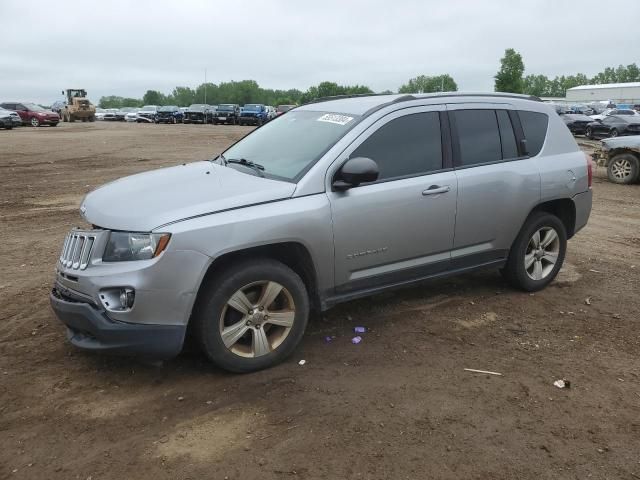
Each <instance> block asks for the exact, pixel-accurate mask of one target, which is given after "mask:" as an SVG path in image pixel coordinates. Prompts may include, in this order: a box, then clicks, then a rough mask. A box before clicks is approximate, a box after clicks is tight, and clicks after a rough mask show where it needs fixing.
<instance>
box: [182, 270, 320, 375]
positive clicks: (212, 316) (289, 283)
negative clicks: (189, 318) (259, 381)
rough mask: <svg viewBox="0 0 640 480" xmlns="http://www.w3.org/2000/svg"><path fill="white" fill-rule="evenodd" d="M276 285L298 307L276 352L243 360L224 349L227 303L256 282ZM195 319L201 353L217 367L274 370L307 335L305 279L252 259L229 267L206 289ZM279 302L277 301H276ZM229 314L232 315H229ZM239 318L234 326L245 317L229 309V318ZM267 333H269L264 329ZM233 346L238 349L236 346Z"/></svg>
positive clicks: (250, 332) (249, 331)
mask: <svg viewBox="0 0 640 480" xmlns="http://www.w3.org/2000/svg"><path fill="white" fill-rule="evenodd" d="M261 281H269V282H277V283H278V284H280V285H281V286H283V287H284V289H286V291H287V292H288V293H289V294H290V295H291V298H292V299H293V302H294V305H295V315H294V320H293V325H292V326H291V330H290V331H289V333H288V335H286V336H285V337H284V339H283V340H282V343H280V344H279V345H278V346H277V347H276V349H275V350H272V351H271V352H270V353H267V354H265V355H262V356H258V357H243V356H240V355H238V354H236V353H234V352H232V351H231V350H230V349H229V348H227V347H226V346H225V344H224V343H223V340H222V334H221V331H220V319H221V316H222V314H223V312H224V311H225V310H224V309H225V307H226V305H227V302H228V300H229V299H230V298H231V297H232V296H233V295H234V293H236V292H237V291H238V290H240V289H242V288H243V287H245V286H247V285H250V284H253V283H254V282H261ZM203 288H204V291H203V292H202V293H201V295H202V296H201V298H200V299H199V301H198V305H197V307H196V311H195V315H194V318H193V322H194V325H193V326H194V331H195V334H196V339H197V341H198V343H199V344H200V347H201V349H202V351H203V352H204V353H205V354H206V355H207V357H208V358H209V359H210V360H211V361H212V362H213V363H214V364H216V365H217V366H219V367H220V368H223V369H225V370H228V371H230V372H236V373H246V372H253V371H257V370H262V369H264V368H268V367H272V366H274V365H276V364H278V363H280V362H282V361H283V360H284V359H286V358H287V357H288V356H289V355H291V353H292V352H293V351H294V349H295V348H296V346H297V345H298V343H299V342H300V340H301V339H302V337H303V335H304V331H305V329H306V326H307V322H308V319H309V297H308V294H307V290H306V288H305V285H304V282H303V281H302V279H301V278H300V277H299V276H298V275H297V274H296V273H295V272H294V271H293V270H291V269H290V268H289V267H287V266H286V265H284V264H282V263H280V262H277V261H275V260H271V259H266V258H264V259H253V260H249V261H244V262H241V263H238V264H236V265H233V266H231V267H229V268H228V269H226V270H224V271H223V272H221V273H220V274H219V275H218V276H217V277H216V278H215V279H213V280H212V281H210V282H209V284H208V285H206V286H204V287H203ZM276 298H277V297H276ZM229 312H230V313H229ZM230 314H231V315H236V318H235V319H232V324H236V323H240V322H243V321H244V320H239V322H236V320H237V319H238V318H240V319H242V317H241V316H240V317H238V315H242V314H240V313H239V312H237V311H236V310H234V309H230V307H229V308H227V313H226V315H230ZM259 328H260V327H259V326H258V327H254V326H251V327H249V329H247V330H246V331H247V333H245V334H244V335H245V336H244V337H242V338H241V340H240V342H242V341H243V340H247V341H248V339H249V337H251V340H253V338H254V335H255V334H254V332H255V331H257V330H258V329H259ZM263 331H265V332H266V331H267V329H266V328H265V329H263ZM234 345H237V343H236V344H234Z"/></svg>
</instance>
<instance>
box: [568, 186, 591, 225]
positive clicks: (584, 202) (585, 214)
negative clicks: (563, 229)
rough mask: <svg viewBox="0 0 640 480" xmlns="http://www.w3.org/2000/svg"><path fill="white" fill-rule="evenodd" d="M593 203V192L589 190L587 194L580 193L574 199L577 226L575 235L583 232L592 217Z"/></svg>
mask: <svg viewBox="0 0 640 480" xmlns="http://www.w3.org/2000/svg"><path fill="white" fill-rule="evenodd" d="M592 202H593V190H591V189H589V190H587V191H586V192H583V193H579V194H577V195H576V196H575V197H573V204H574V205H575V207H576V226H575V229H574V234H575V233H578V232H579V231H580V230H582V229H583V228H584V227H585V226H586V225H587V222H588V221H589V215H591V205H592Z"/></svg>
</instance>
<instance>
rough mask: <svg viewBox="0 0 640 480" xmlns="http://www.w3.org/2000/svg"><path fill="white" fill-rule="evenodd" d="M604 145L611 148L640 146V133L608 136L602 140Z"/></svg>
mask: <svg viewBox="0 0 640 480" xmlns="http://www.w3.org/2000/svg"><path fill="white" fill-rule="evenodd" d="M602 145H603V146H604V147H605V148H607V149H609V150H611V149H614V148H640V135H630V136H628V137H616V138H607V139H605V140H602Z"/></svg>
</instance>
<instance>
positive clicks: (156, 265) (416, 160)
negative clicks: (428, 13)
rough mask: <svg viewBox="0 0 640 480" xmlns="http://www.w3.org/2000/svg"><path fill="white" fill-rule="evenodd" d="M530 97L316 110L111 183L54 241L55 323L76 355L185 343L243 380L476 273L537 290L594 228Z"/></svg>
mask: <svg viewBox="0 0 640 480" xmlns="http://www.w3.org/2000/svg"><path fill="white" fill-rule="evenodd" d="M533 98H535V97H528V96H524V95H515V94H497V93H496V94H480V95H465V94H461V93H456V94H449V95H447V94H431V95H429V94H421V95H385V96H382V95H380V96H361V97H355V98H344V99H336V100H330V101H324V102H317V103H312V104H308V105H304V106H301V107H298V108H296V109H295V110H294V111H291V112H289V113H287V114H286V115H284V116H282V117H279V118H277V119H275V120H273V121H272V122H269V123H268V124H267V125H265V126H264V127H263V128H258V129H256V130H254V131H253V132H251V133H250V134H249V135H247V136H245V137H244V138H243V139H241V140H240V141H238V142H237V143H235V144H233V145H232V146H230V147H229V148H228V149H226V150H225V151H224V152H223V153H222V154H220V155H219V156H218V157H217V158H215V159H213V160H208V161H201V162H191V163H186V164H183V165H180V166H175V167H171V168H165V169H160V170H153V171H150V172H147V173H142V174H137V175H134V176H132V177H127V178H123V179H120V180H118V181H115V182H111V183H108V184H107V185H104V186H103V187H101V188H98V189H97V190H94V191H93V192H91V193H89V194H88V195H86V197H84V200H83V202H82V205H81V207H80V211H81V213H82V215H83V217H84V220H85V222H86V223H87V224H88V225H92V227H90V228H85V229H74V230H72V231H71V232H70V233H69V234H68V235H67V237H66V239H65V241H64V244H63V247H62V252H61V254H60V258H59V261H58V263H57V269H56V270H57V273H56V279H55V284H54V288H53V290H52V292H51V295H50V300H51V304H52V306H53V309H54V311H55V312H56V314H57V316H58V317H59V319H60V320H61V321H62V322H63V323H64V324H65V325H66V326H67V327H68V338H69V339H70V341H71V343H73V344H74V345H76V346H78V347H80V348H84V349H88V350H94V351H98V352H111V353H118V354H131V353H135V354H139V355H143V356H145V357H147V358H168V357H172V356H175V355H177V354H178V353H179V352H180V350H181V348H182V345H183V342H184V339H185V334H186V331H187V328H189V330H190V332H191V333H192V334H193V336H194V339H195V340H196V342H197V344H198V345H199V346H200V348H202V350H203V351H204V353H205V354H206V355H207V356H208V357H209V359H211V360H212V361H213V362H214V363H215V364H217V365H218V366H220V367H222V368H224V369H227V370H231V371H235V372H248V371H254V370H259V369H262V368H266V367H270V366H272V365H275V364H277V363H278V362H281V361H282V360H284V359H285V358H286V357H287V356H289V355H290V354H291V353H292V352H293V351H294V349H295V348H296V345H298V343H299V342H300V340H301V339H302V337H303V334H304V330H305V328H306V326H307V322H308V319H309V313H310V311H311V310H315V311H320V312H321V311H324V310H327V309H328V308H330V307H332V306H334V305H336V304H338V303H341V302H346V301H350V300H352V299H355V298H359V297H364V296H367V295H372V294H374V293H379V292H382V291H385V290H387V289H391V288H397V287H399V286H406V285H412V284H416V283H418V282H421V281H423V280H425V279H430V278H439V277H442V276H445V275H451V274H457V273H461V272H469V271H472V270H475V269H479V268H491V269H501V271H502V274H503V275H504V276H505V278H506V279H507V280H508V281H509V282H510V283H511V284H512V285H514V286H515V287H517V288H519V289H522V290H524V291H528V292H533V291H537V290H540V289H542V288H544V287H546V286H547V285H548V284H549V283H550V282H552V281H553V279H554V278H555V276H556V274H557V273H558V271H559V270H560V268H561V267H562V264H563V261H564V258H565V254H566V252H567V239H569V238H571V237H573V236H574V235H575V233H576V232H578V231H579V230H581V229H582V228H583V227H584V226H585V225H586V223H587V220H588V218H589V214H590V211H591V201H592V191H591V179H592V171H591V160H590V157H588V156H586V155H585V154H584V153H583V152H582V151H581V150H580V148H579V147H578V145H577V144H576V142H575V140H574V139H573V137H572V136H571V134H570V132H569V131H568V129H567V128H566V126H565V125H564V123H563V122H562V120H561V119H560V118H559V117H558V115H556V114H555V113H554V111H553V109H551V108H550V107H549V106H547V105H545V104H543V103H542V102H539V101H534V100H533ZM567 172H569V173H570V174H571V176H570V177H567ZM560 178H567V180H566V181H565V180H561V181H559V179H560ZM169 186H170V188H168V187H169Z"/></svg>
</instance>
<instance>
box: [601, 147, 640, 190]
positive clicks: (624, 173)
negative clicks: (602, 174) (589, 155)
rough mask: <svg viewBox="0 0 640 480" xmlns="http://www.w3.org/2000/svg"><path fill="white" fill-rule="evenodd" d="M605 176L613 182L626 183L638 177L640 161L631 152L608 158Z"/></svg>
mask: <svg viewBox="0 0 640 480" xmlns="http://www.w3.org/2000/svg"><path fill="white" fill-rule="evenodd" d="M607 177H609V180H610V181H612V182H613V183H622V184H625V185H628V184H630V183H634V182H637V181H638V180H639V179H640V161H639V160H638V158H637V157H636V156H635V155H633V154H631V153H621V154H619V155H616V156H614V157H613V158H612V159H611V160H609V164H608V165H607Z"/></svg>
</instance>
